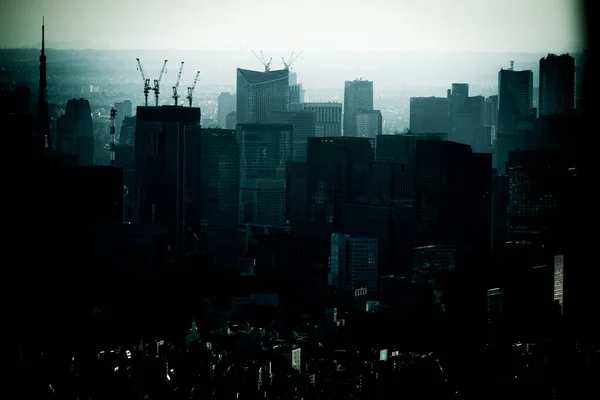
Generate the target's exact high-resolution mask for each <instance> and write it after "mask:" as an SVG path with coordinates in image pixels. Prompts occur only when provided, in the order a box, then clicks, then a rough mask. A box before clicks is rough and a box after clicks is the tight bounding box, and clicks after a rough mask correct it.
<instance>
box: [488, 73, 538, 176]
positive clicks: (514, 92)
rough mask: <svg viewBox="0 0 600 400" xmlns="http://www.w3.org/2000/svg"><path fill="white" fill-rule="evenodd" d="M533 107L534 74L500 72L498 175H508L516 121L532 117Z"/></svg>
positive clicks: (513, 146)
mask: <svg viewBox="0 0 600 400" xmlns="http://www.w3.org/2000/svg"><path fill="white" fill-rule="evenodd" d="M532 107H533V72H532V71H529V70H526V71H514V70H513V69H512V67H511V68H510V69H501V70H500V72H498V127H497V129H496V133H497V134H496V163H497V166H498V173H499V174H500V175H504V174H505V173H506V162H507V161H508V153H509V152H510V151H513V150H515V149H516V145H517V142H516V134H515V121H516V119H517V117H526V116H529V115H531V113H532V111H531V109H532Z"/></svg>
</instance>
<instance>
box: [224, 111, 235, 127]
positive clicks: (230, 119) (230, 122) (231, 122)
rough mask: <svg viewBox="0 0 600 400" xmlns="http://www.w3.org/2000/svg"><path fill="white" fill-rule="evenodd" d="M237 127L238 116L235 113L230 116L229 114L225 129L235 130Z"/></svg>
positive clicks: (226, 118)
mask: <svg viewBox="0 0 600 400" xmlns="http://www.w3.org/2000/svg"><path fill="white" fill-rule="evenodd" d="M236 125H237V116H236V113H235V111H233V112H230V113H229V114H227V117H225V129H233V130H235V129H236V128H235V126H236Z"/></svg>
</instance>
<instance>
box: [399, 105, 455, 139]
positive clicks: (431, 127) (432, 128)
mask: <svg viewBox="0 0 600 400" xmlns="http://www.w3.org/2000/svg"><path fill="white" fill-rule="evenodd" d="M448 112H449V109H448V99H447V98H445V97H411V98H410V121H409V123H410V131H411V132H412V133H414V134H420V133H449V131H450V125H449V121H448V118H449V117H448Z"/></svg>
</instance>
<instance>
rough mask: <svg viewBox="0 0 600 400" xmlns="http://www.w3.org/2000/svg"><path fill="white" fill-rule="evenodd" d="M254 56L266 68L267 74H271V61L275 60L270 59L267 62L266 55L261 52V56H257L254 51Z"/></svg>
mask: <svg viewBox="0 0 600 400" xmlns="http://www.w3.org/2000/svg"><path fill="white" fill-rule="evenodd" d="M252 54H254V56H255V57H256V58H257V59H258V61H260V62H261V63H262V65H264V66H265V72H269V71H271V61H272V60H273V58H272V57H271V58H269V61H266V58H265V55H264V54H263V52H262V51H261V52H260V56H259V55H258V54H256V52H255V51H254V50H252Z"/></svg>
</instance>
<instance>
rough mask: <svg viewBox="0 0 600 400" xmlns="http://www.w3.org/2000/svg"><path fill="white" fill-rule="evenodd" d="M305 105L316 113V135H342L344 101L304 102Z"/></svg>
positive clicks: (308, 109) (306, 109) (305, 107)
mask: <svg viewBox="0 0 600 400" xmlns="http://www.w3.org/2000/svg"><path fill="white" fill-rule="evenodd" d="M303 107H304V110H305V111H312V112H314V113H315V114H316V117H317V127H316V134H315V137H332V136H342V103H335V102H329V103H304V104H303Z"/></svg>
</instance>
